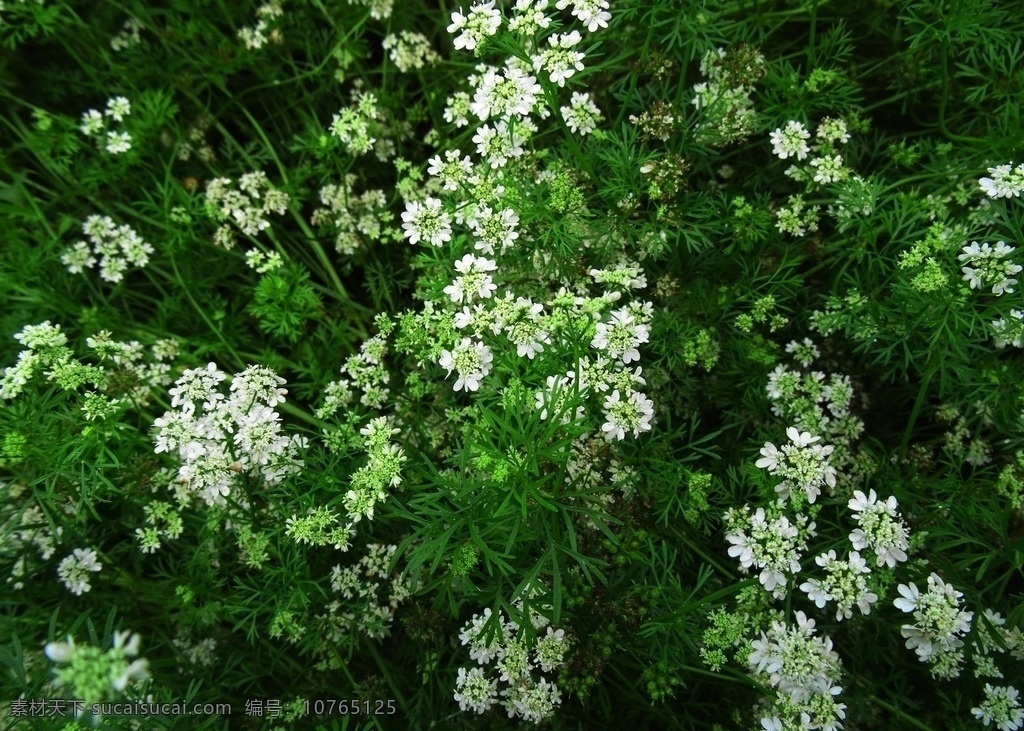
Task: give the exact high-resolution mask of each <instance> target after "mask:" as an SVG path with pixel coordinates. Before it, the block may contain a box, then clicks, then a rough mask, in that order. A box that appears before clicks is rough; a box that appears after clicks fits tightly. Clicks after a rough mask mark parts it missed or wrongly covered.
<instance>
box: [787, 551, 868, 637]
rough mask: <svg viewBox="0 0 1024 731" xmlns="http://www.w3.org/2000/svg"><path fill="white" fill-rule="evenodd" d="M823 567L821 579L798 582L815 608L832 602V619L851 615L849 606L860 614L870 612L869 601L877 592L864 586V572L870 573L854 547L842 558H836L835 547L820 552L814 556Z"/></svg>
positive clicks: (839, 619)
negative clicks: (833, 613)
mask: <svg viewBox="0 0 1024 731" xmlns="http://www.w3.org/2000/svg"><path fill="white" fill-rule="evenodd" d="M814 561H815V563H817V564H818V566H821V567H822V568H823V569H825V573H826V576H825V578H824V579H809V580H808V581H805V582H804V583H803V584H801V585H800V590H801V591H803V592H805V593H806V594H807V596H808V598H809V599H810V600H811V601H812V602H814V603H815V604H816V605H817V606H818V608H819V609H823V608H824V607H825V605H826V604H827V603H828V602H836V621H837V622H841V621H842V620H843V619H849V618H850V617H852V616H853V607H857V608H859V609H860V611H861V614H870V613H871V605H872V604H874V603H875V602H877V601H878V595H877V594H875V593H874V592H871V591H869V590H868V583H867V576H868V575H869V574H870V573H871V569H869V568H868V566H867V563H865V561H864V559H863V558H861V555H860V554H859V553H857V552H856V551H853V552H851V553H850V556H849V558H848V559H847V560H846V561H839V560H838V559H837V558H836V552H835V551H829V552H828V553H823V554H821V555H820V556H818V557H817V558H815V559H814Z"/></svg>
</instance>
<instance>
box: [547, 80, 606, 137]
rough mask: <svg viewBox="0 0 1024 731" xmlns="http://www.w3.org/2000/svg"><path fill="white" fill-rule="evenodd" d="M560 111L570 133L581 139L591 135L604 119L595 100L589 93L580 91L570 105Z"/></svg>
mask: <svg viewBox="0 0 1024 731" xmlns="http://www.w3.org/2000/svg"><path fill="white" fill-rule="evenodd" d="M558 111H559V112H561V114H562V119H563V120H565V124H566V126H567V127H568V128H569V131H570V132H572V133H573V134H578V135H579V136H580V137H583V136H585V135H589V134H590V133H591V132H593V131H594V130H595V129H597V125H598V123H600V122H601V120H602V119H604V116H603V115H602V114H601V110H600V109H598V108H597V105H596V104H595V103H594V98H593V97H592V96H591V95H590V94H589V93H581V92H578V91H574V92H573V93H572V100H571V101H570V102H569V105H568V106H564V107H560V108H559V110H558Z"/></svg>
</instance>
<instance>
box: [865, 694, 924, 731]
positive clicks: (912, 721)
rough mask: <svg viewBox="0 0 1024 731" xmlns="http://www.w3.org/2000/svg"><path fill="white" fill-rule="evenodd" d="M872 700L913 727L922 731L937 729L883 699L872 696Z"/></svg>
mask: <svg viewBox="0 0 1024 731" xmlns="http://www.w3.org/2000/svg"><path fill="white" fill-rule="evenodd" d="M871 700H872V701H874V702H875V703H877V704H878V705H880V706H881V707H882V708H884V709H885V710H887V711H889V713H894V714H896V715H897V716H899V717H900V718H901V719H903V720H904V721H906V722H907V723H909V724H910V725H911V726H914V727H916V728H919V729H921V730H922V731H935V729H933V728H932V727H931V726H928V725H926V724H923V723H921V722H920V721H918V720H917V719H916V718H914V717H913V716H911V715H910V714H909V713H906V712H905V711H901V710H900V709H899V708H897V707H896V706H894V705H892V704H891V703H887V702H886V701H883V700H882V699H881V698H879V697H877V696H872V698H871Z"/></svg>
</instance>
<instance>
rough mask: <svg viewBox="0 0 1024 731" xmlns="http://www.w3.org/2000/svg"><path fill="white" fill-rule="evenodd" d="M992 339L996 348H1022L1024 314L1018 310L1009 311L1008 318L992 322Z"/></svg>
mask: <svg viewBox="0 0 1024 731" xmlns="http://www.w3.org/2000/svg"><path fill="white" fill-rule="evenodd" d="M992 338H993V340H994V341H995V346H996V347H997V348H1000V349H1002V348H1006V347H1008V346H1010V345H1012V346H1013V347H1015V348H1022V347H1024V312H1022V311H1021V310H1018V309H1015V308H1014V309H1011V310H1010V317H1009V318H1006V317H1000V318H999V319H998V320H993V321H992Z"/></svg>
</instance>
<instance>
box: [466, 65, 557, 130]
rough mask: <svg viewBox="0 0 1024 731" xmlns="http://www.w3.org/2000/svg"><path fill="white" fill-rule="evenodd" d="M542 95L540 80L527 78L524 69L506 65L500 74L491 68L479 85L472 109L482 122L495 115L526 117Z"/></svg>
mask: <svg viewBox="0 0 1024 731" xmlns="http://www.w3.org/2000/svg"><path fill="white" fill-rule="evenodd" d="M540 93H541V88H540V84H538V83H537V79H535V78H534V77H532V76H527V75H526V73H525V72H524V71H523V70H522V69H519V68H516V67H515V66H511V67H509V66H506V67H505V69H503V71H502V73H501V74H498V72H497V71H496V70H495V69H489V70H488V71H487V73H485V74H484V76H483V78H482V79H481V80H480V83H479V84H477V87H476V94H475V95H474V97H473V103H472V104H471V105H470V109H471V110H472V112H473V113H474V114H475V115H476V116H477V117H479V118H480V120H481V121H483V120H486V119H488V118H489V117H492V116H494V117H501V118H507V117H511V116H517V117H527V116H529V114H530V113H531V112H532V111H533V107H534V105H535V104H536V103H537V95H538V94H540Z"/></svg>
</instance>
